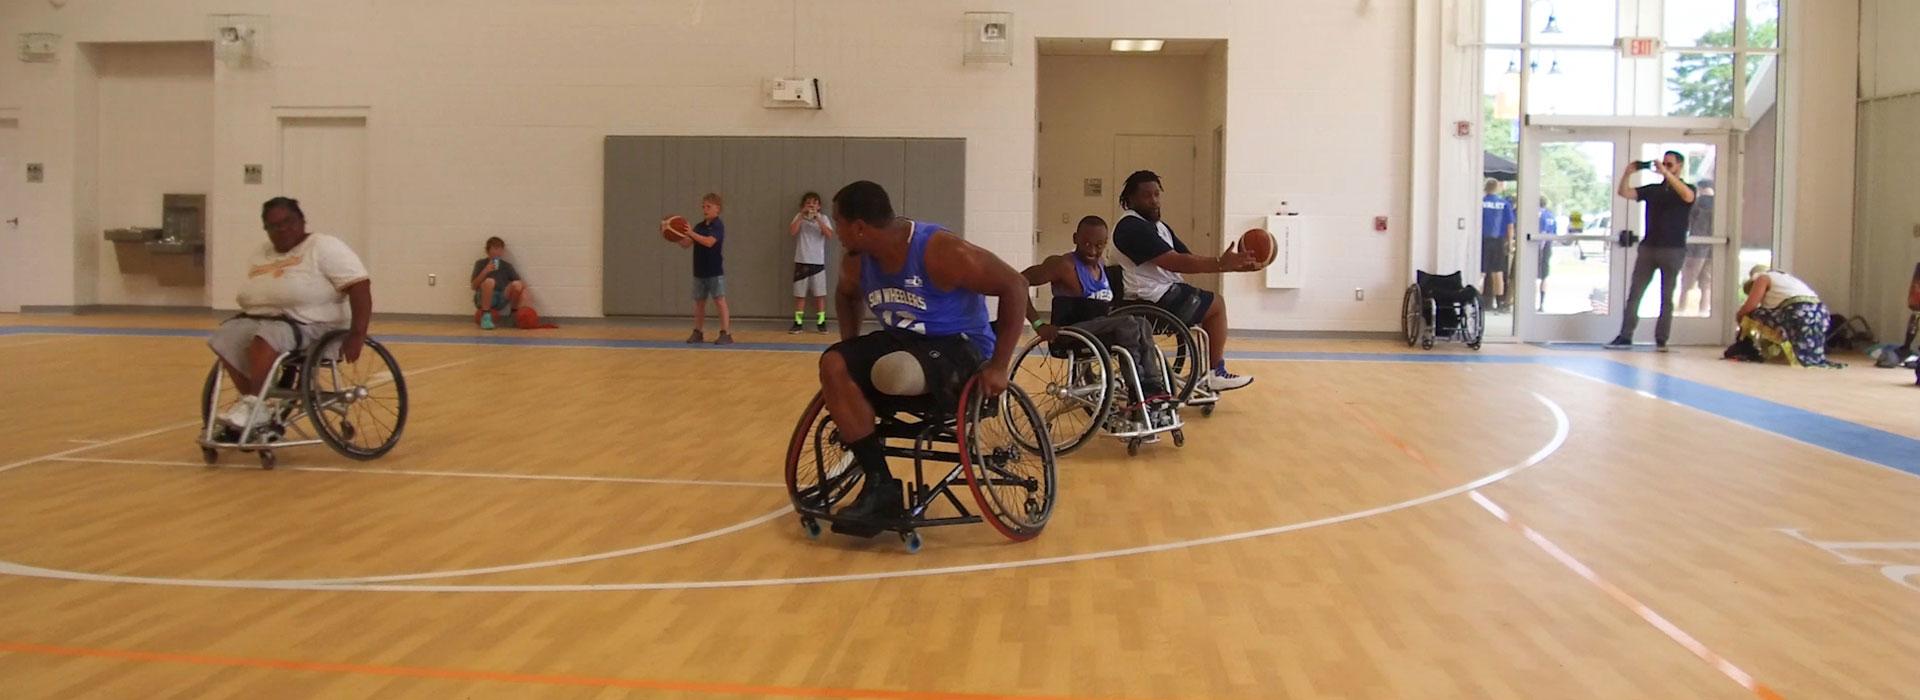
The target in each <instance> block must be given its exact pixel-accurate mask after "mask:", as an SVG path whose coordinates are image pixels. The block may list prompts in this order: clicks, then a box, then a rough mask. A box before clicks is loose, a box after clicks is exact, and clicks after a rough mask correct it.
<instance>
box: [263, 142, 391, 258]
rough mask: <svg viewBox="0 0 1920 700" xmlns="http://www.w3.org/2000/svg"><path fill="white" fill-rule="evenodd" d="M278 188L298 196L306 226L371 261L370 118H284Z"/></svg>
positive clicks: (294, 196) (287, 194) (309, 229)
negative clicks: (368, 221) (368, 174)
mask: <svg viewBox="0 0 1920 700" xmlns="http://www.w3.org/2000/svg"><path fill="white" fill-rule="evenodd" d="M280 194H283V195H286V196H288V197H292V198H294V199H297V200H300V210H301V211H303V212H305V213H306V215H307V230H308V231H310V232H313V233H324V234H327V235H330V236H333V237H335V238H339V239H340V240H342V241H346V243H347V245H348V246H350V247H352V248H353V251H354V252H355V253H359V254H360V258H361V260H363V261H365V262H366V263H367V264H368V265H369V266H371V265H372V264H373V257H374V256H373V251H372V250H370V249H369V248H368V245H369V243H370V242H371V241H372V237H371V236H369V235H368V234H367V215H366V206H367V121H366V120H365V119H362V118H358V117H355V118H337V117H316V118H305V117H302V118H288V119H282V120H280Z"/></svg>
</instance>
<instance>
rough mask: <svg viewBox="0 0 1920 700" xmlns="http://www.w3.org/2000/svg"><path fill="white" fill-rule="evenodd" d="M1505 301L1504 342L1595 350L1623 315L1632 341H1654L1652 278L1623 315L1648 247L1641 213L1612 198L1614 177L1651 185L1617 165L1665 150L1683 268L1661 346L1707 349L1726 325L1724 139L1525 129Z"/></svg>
mask: <svg viewBox="0 0 1920 700" xmlns="http://www.w3.org/2000/svg"><path fill="white" fill-rule="evenodd" d="M1521 149H1522V151H1521V152H1522V158H1521V167H1522V172H1521V177H1520V187H1519V199H1518V202H1516V204H1517V211H1518V215H1517V217H1516V226H1515V231H1516V240H1515V243H1516V245H1514V252H1515V253H1516V254H1515V255H1513V256H1512V258H1513V259H1512V264H1511V265H1510V266H1509V269H1510V270H1511V272H1512V280H1513V284H1511V285H1509V286H1510V287H1511V288H1512V292H1511V294H1512V296H1511V297H1510V298H1509V299H1508V300H1507V301H1508V303H1509V304H1510V307H1511V308H1512V310H1513V312H1514V313H1515V318H1514V321H1515V330H1516V334H1517V335H1518V336H1519V337H1520V338H1521V339H1522V340H1526V341H1529V342H1587V343H1594V342H1604V341H1606V340H1607V339H1609V338H1612V337H1614V336H1615V335H1617V334H1618V333H1619V331H1620V328H1621V322H1622V321H1623V320H1624V319H1625V314H1628V313H1634V314H1636V315H1637V316H1638V317H1639V318H1640V319H1642V322H1641V323H1639V324H1638V325H1639V326H1640V328H1639V329H1637V332H1636V338H1637V339H1638V340H1641V341H1647V340H1649V339H1651V338H1653V336H1654V328H1653V326H1655V323H1656V321H1655V319H1657V318H1658V317H1659V315H1660V308H1661V304H1662V293H1663V292H1662V289H1663V281H1662V280H1661V279H1660V278H1659V276H1658V275H1656V276H1655V277H1654V279H1653V280H1651V281H1650V284H1649V285H1648V286H1647V288H1646V291H1645V293H1644V294H1643V295H1642V297H1641V300H1640V303H1639V304H1638V307H1637V308H1633V309H1629V308H1627V306H1628V301H1629V299H1630V296H1631V295H1632V293H1633V290H1632V289H1631V281H1632V272H1633V266H1634V263H1635V261H1636V260H1637V259H1638V258H1639V256H1641V255H1645V254H1648V249H1647V248H1646V247H1644V246H1642V245H1641V244H1640V239H1641V238H1642V237H1643V236H1644V235H1645V217H1646V214H1645V208H1646V205H1645V204H1644V203H1642V202H1639V201H1633V200H1627V199H1624V198H1622V197H1619V196H1617V195H1616V194H1615V192H1614V190H1615V187H1616V186H1617V185H1618V184H1619V182H1620V178H1621V177H1622V176H1623V173H1625V175H1624V176H1625V177H1626V178H1628V181H1629V183H1628V184H1629V185H1630V186H1633V187H1639V186H1643V185H1658V184H1660V183H1661V182H1662V179H1661V178H1660V177H1659V176H1658V175H1657V174H1655V173H1654V172H1652V171H1650V170H1647V169H1639V168H1636V169H1634V170H1632V171H1631V172H1629V171H1628V164H1629V163H1639V162H1645V161H1657V160H1659V159H1660V158H1661V155H1662V154H1663V153H1666V152H1668V151H1674V152H1677V153H1679V154H1681V155H1682V156H1684V157H1685V159H1686V163H1685V166H1684V168H1683V171H1682V173H1683V175H1682V178H1681V179H1682V180H1683V181H1685V182H1687V183H1688V184H1690V185H1692V186H1693V187H1694V191H1695V199H1694V204H1693V207H1692V209H1691V211H1690V214H1689V216H1688V231H1687V236H1686V238H1685V243H1686V256H1685V263H1684V264H1683V266H1682V267H1681V269H1680V271H1679V274H1678V275H1677V280H1676V284H1674V285H1673V287H1674V291H1673V296H1672V299H1671V301H1672V304H1673V308H1674V314H1673V315H1674V320H1673V329H1672V335H1671V337H1670V338H1669V342H1670V343H1673V344H1679V345H1715V344H1720V343H1723V342H1725V340H1726V335H1727V334H1728V332H1729V329H1730V328H1731V321H1730V320H1729V316H1730V309H1731V307H1729V306H1728V303H1729V302H1730V301H1731V300H1732V298H1733V295H1732V294H1730V293H1729V292H1730V290H1731V289H1732V288H1733V285H1732V284H1731V279H1732V278H1733V273H1734V270H1732V269H1731V263H1730V262H1729V261H1730V257H1729V256H1728V253H1727V241H1728V236H1727V235H1726V233H1725V230H1726V227H1727V222H1725V221H1724V220H1723V219H1724V218H1725V217H1723V216H1721V215H1720V214H1721V212H1723V211H1725V210H1727V209H1728V205H1727V203H1726V202H1725V201H1723V199H1722V198H1721V197H1720V196H1718V194H1719V193H1720V192H1722V191H1724V190H1727V189H1730V188H1722V187H1720V186H1719V185H1718V183H1721V182H1725V181H1726V175H1727V173H1728V168H1727V165H1726V160H1727V159H1726V158H1725V155H1726V154H1728V153H1729V150H1728V148H1727V137H1726V135H1725V134H1724V133H1715V134H1700V133H1692V132H1688V131H1685V130H1679V129H1643V128H1624V127H1535V128H1529V129H1527V130H1526V132H1525V134H1524V136H1523V139H1522V144H1521Z"/></svg>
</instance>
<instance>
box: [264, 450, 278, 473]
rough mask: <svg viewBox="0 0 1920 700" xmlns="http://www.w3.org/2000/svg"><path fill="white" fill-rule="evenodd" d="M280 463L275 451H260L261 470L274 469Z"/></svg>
mask: <svg viewBox="0 0 1920 700" xmlns="http://www.w3.org/2000/svg"><path fill="white" fill-rule="evenodd" d="M278 463H279V459H278V458H276V457H275V456H274V454H273V450H261V451H260V468H261V469H272V468H273V465H275V464H278Z"/></svg>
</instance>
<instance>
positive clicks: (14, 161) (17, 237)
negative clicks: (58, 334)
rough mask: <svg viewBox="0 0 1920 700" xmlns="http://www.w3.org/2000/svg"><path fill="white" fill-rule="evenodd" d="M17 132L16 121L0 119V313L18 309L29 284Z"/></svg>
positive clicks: (21, 168)
mask: <svg viewBox="0 0 1920 700" xmlns="http://www.w3.org/2000/svg"><path fill="white" fill-rule="evenodd" d="M19 131H20V129H19V122H16V121H13V120H10V119H9V120H0V313H13V312H16V311H19V310H20V298H21V296H23V295H24V294H25V292H26V290H27V285H28V284H29V283H30V282H29V281H28V280H26V279H23V277H24V276H25V275H26V271H27V269H28V268H27V265H26V255H27V241H26V229H25V228H23V227H22V225H21V224H22V222H21V218H20V217H21V215H22V214H23V213H24V211H25V209H26V207H25V206H24V205H23V203H22V202H21V201H20V200H21V199H22V196H21V195H22V194H23V192H22V189H23V188H22V185H21V183H22V182H25V181H26V177H27V176H26V171H25V169H24V168H23V167H22V166H21V165H20V160H19V158H18V157H17V154H18V153H19V152H20V151H19V150H18V148H17V147H18V146H19V144H20V142H19V140H18V138H17V137H16V136H15V135H16V134H18V133H19Z"/></svg>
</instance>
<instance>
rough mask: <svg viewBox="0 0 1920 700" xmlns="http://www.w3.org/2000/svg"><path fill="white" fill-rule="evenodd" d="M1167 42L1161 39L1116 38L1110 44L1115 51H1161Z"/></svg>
mask: <svg viewBox="0 0 1920 700" xmlns="http://www.w3.org/2000/svg"><path fill="white" fill-rule="evenodd" d="M1166 45H1167V42H1165V41H1162V40H1160V39H1114V40H1113V43H1112V44H1110V45H1109V46H1111V47H1112V49H1113V50H1114V51H1159V50H1160V47H1162V46H1166Z"/></svg>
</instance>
